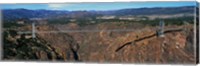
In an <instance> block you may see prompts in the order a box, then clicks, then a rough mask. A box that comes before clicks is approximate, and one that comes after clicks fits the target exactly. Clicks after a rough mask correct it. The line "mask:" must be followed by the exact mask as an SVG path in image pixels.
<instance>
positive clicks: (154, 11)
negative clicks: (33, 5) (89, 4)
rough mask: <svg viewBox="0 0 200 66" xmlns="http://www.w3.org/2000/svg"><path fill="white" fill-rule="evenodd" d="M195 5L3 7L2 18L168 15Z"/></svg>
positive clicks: (181, 11) (185, 12)
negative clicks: (101, 8) (77, 8)
mask: <svg viewBox="0 0 200 66" xmlns="http://www.w3.org/2000/svg"><path fill="white" fill-rule="evenodd" d="M194 8H195V6H183V7H154V8H129V9H119V10H108V11H64V10H28V9H3V10H2V13H3V19H4V20H13V19H20V18H28V19H29V18H56V17H60V16H62V17H69V18H84V17H95V16H102V15H113V16H126V15H133V16H137V15H170V14H172V15H173V14H193V13H194Z"/></svg>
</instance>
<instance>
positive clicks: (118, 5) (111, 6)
mask: <svg viewBox="0 0 200 66" xmlns="http://www.w3.org/2000/svg"><path fill="white" fill-rule="evenodd" d="M181 6H196V2H192V1H185V2H99V3H98V2H93V3H59V4H48V3H46V4H1V5H0V8H1V9H19V8H23V9H31V10H38V9H45V10H68V11H76V10H117V9H126V8H153V7H181Z"/></svg>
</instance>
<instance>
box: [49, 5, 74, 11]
mask: <svg viewBox="0 0 200 66" xmlns="http://www.w3.org/2000/svg"><path fill="white" fill-rule="evenodd" d="M70 5H72V4H48V7H49V8H51V9H56V10H57V9H60V8H64V7H67V6H70Z"/></svg>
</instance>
